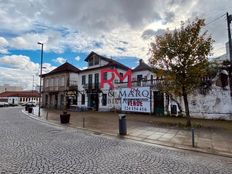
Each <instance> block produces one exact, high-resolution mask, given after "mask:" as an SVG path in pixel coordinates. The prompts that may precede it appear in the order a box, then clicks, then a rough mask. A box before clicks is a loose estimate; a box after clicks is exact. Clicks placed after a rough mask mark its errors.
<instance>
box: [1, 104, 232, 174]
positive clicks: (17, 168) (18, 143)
mask: <svg viewBox="0 0 232 174" xmlns="http://www.w3.org/2000/svg"><path fill="white" fill-rule="evenodd" d="M0 173H23V174H32V173H36V174H37V173H99V174H103V173H119V174H122V173H165V174H167V173H178V174H181V173H202V174H207V173H223V174H231V173H232V159H231V158H225V157H219V156H213V155H207V154H202V153H196V152H190V151H181V150H174V149H167V148H164V147H159V146H154V145H147V144H141V143H137V142H134V141H129V140H120V139H117V138H112V137H107V136H103V135H95V134H94V133H91V132H87V131H86V132H85V131H82V130H78V129H70V128H63V127H57V126H52V125H48V124H45V123H42V122H40V121H38V120H33V119H30V118H28V117H27V116H25V115H24V114H22V113H21V109H20V108H0Z"/></svg>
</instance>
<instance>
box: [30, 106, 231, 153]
mask: <svg viewBox="0 0 232 174" xmlns="http://www.w3.org/2000/svg"><path fill="white" fill-rule="evenodd" d="M33 109H34V114H35V115H34V116H35V117H37V116H36V114H37V113H38V109H37V108H33ZM47 113H48V114H47ZM60 113H61V111H60V110H51V109H49V110H48V109H41V118H43V119H46V116H47V121H49V122H52V123H56V124H60ZM69 113H70V114H71V118H70V124H68V126H70V127H74V128H77V127H79V128H81V127H83V117H85V124H84V125H85V128H86V129H90V130H94V131H97V132H101V133H104V134H111V135H117V134H118V114H117V113H113V112H81V113H80V112H70V111H69ZM153 118H154V117H152V116H150V115H139V114H127V135H126V136H125V137H126V138H129V139H133V140H138V141H142V142H147V143H152V144H159V145H165V146H169V147H175V148H180V149H189V150H194V151H200V152H208V153H212V154H220V155H226V156H229V157H232V131H231V129H230V130H225V129H217V128H195V147H194V148H193V147H192V132H191V129H186V128H180V127H179V128H177V127H171V126H169V127H167V126H166V127H162V126H158V125H154V124H153V122H152V120H153ZM166 118H167V117H166ZM167 119H168V118H167ZM208 121H210V120H208ZM231 124H232V122H231ZM209 125H210V124H209Z"/></svg>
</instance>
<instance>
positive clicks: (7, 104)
mask: <svg viewBox="0 0 232 174" xmlns="http://www.w3.org/2000/svg"><path fill="white" fill-rule="evenodd" d="M4 106H9V103H7V102H0V107H4Z"/></svg>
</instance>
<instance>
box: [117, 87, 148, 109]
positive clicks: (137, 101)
mask: <svg viewBox="0 0 232 174" xmlns="http://www.w3.org/2000/svg"><path fill="white" fill-rule="evenodd" d="M120 97H121V109H122V111H127V112H146V113H150V112H151V107H150V98H151V92H150V87H135V88H121V90H120Z"/></svg>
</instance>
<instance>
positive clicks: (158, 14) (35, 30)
mask: <svg viewBox="0 0 232 174" xmlns="http://www.w3.org/2000/svg"><path fill="white" fill-rule="evenodd" d="M231 7H232V3H231V1H230V0H221V1H218V0H211V1H210V3H209V2H208V0H201V1H200V0H189V1H184V0H166V1H158V0H144V1H141V0H134V1H133V3H132V2H131V1H129V0H118V1H115V0H99V1H92V0H86V1H82V0H69V1H68V3H67V2H66V1H63V0H50V1H47V0H30V1H27V0H21V1H20V2H19V1H17V0H11V1H4V2H0V8H1V11H0V21H1V26H0V33H3V34H4V33H7V37H5V36H4V37H5V40H6V41H7V42H8V45H5V46H2V47H1V46H0V53H2V54H7V53H8V50H9V49H20V50H22V49H23V50H39V49H40V47H39V46H38V45H37V42H38V41H41V42H44V43H45V45H44V49H45V51H50V52H55V53H63V52H64V51H65V50H71V51H74V52H90V51H92V50H93V51H97V52H99V53H101V54H104V55H108V56H133V57H138V58H144V59H146V60H147V59H148V58H149V57H148V55H147V53H148V50H149V41H150V37H152V36H153V35H157V34H159V32H160V31H162V30H164V29H166V28H169V29H170V30H173V29H175V28H178V27H179V26H180V21H186V20H187V19H193V18H195V17H196V16H198V17H200V18H201V17H202V18H206V19H207V20H206V22H209V21H211V20H213V19H215V18H216V17H218V16H220V15H221V14H223V13H225V12H226V11H228V12H230V13H231ZM15 9H17V10H15ZM61 12H62V15H60V14H61ZM205 29H208V30H209V33H212V36H213V38H214V39H215V40H216V42H217V43H215V50H217V49H218V48H219V47H218V45H222V44H224V43H225V42H226V41H227V29H226V22H225V20H223V18H221V19H219V20H217V21H216V22H214V23H212V24H210V25H208V26H206V27H205ZM141 36H142V38H141ZM121 41H123V42H121ZM124 43H127V44H124ZM0 44H1V40H0ZM118 48H120V49H118ZM122 50H123V51H122ZM217 52H218V51H217ZM220 53H221V52H220Z"/></svg>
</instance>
